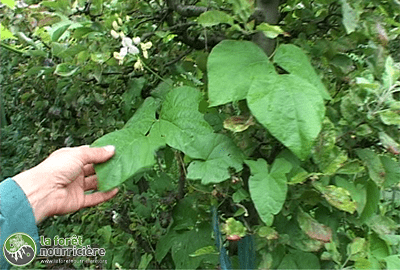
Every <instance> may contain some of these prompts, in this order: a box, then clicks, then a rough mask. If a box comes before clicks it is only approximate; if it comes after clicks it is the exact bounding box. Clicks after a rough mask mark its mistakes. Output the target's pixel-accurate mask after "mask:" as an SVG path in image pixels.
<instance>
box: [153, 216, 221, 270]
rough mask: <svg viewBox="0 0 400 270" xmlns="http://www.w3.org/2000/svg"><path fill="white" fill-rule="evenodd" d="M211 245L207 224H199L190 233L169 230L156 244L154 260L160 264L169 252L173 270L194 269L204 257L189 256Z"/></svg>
mask: <svg viewBox="0 0 400 270" xmlns="http://www.w3.org/2000/svg"><path fill="white" fill-rule="evenodd" d="M194 239H195V240H196V241H194ZM211 245H213V241H212V239H211V226H210V225H209V224H206V223H203V224H200V225H198V226H197V228H195V229H192V230H190V231H182V232H177V231H175V230H170V231H169V232H168V234H166V235H164V236H163V237H161V239H160V240H159V242H158V243H157V248H156V259H157V261H158V262H160V261H161V260H162V259H163V258H164V257H165V256H166V254H167V253H168V251H169V250H171V255H172V259H173V260H174V263H175V269H196V268H197V267H198V266H199V265H200V263H201V262H202V261H203V260H204V259H205V258H206V256H196V257H193V256H190V255H191V254H193V253H195V252H196V251H197V250H199V249H201V248H205V247H209V246H211ZM210 255H211V254H210ZM215 256H217V255H215ZM207 257H209V256H207Z"/></svg>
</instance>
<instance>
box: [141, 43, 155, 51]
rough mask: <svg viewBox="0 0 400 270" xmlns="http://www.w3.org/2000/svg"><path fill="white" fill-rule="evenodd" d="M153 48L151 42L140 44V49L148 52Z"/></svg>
mask: <svg viewBox="0 0 400 270" xmlns="http://www.w3.org/2000/svg"><path fill="white" fill-rule="evenodd" d="M151 46H153V43H151V41H149V42H146V43H140V47H141V48H142V50H148V49H150V48H151Z"/></svg>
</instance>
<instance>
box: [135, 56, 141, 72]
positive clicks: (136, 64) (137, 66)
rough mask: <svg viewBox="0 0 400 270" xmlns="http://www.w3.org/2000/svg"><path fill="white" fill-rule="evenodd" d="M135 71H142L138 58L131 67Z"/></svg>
mask: <svg viewBox="0 0 400 270" xmlns="http://www.w3.org/2000/svg"><path fill="white" fill-rule="evenodd" d="M133 67H134V69H135V70H140V71H143V64H142V61H141V60H140V58H139V59H138V60H137V61H136V63H135V64H134V65H133Z"/></svg>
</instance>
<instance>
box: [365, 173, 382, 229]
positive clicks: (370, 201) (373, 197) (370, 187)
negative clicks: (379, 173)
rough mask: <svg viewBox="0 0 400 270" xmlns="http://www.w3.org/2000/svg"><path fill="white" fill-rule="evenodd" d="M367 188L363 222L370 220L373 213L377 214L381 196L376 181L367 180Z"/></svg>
mask: <svg viewBox="0 0 400 270" xmlns="http://www.w3.org/2000/svg"><path fill="white" fill-rule="evenodd" d="M365 188H366V190H367V202H366V204H365V207H364V211H363V212H362V213H361V215H360V221H361V222H366V221H368V220H369V219H370V218H371V217H372V216H373V214H375V212H376V209H377V208H378V205H379V200H380V197H381V193H380V191H379V188H378V186H377V185H376V184H375V182H374V181H368V182H366V183H365Z"/></svg>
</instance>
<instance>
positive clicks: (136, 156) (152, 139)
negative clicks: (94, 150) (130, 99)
mask: <svg viewBox="0 0 400 270" xmlns="http://www.w3.org/2000/svg"><path fill="white" fill-rule="evenodd" d="M156 108H157V106H156V102H155V101H154V100H153V98H148V99H147V100H146V102H145V103H144V104H143V107H142V108H141V109H140V110H138V112H137V113H138V115H139V116H140V118H142V119H143V122H142V119H139V117H138V116H135V115H134V116H133V118H135V119H137V122H136V124H137V125H132V124H131V122H129V121H128V124H127V127H126V128H124V129H122V130H118V131H114V132H111V133H109V134H107V135H105V136H103V137H101V138H100V139H98V140H96V141H95V142H94V143H93V144H92V146H93V147H101V146H106V145H114V146H115V148H116V151H115V155H114V156H113V157H112V158H111V159H110V160H109V161H107V162H105V163H102V164H98V165H95V170H96V174H97V176H98V188H99V190H102V191H105V190H109V189H111V188H113V187H116V186H118V185H119V184H121V183H122V182H124V181H125V180H127V179H129V178H130V177H132V176H133V175H134V174H135V173H138V172H140V171H141V170H143V169H147V168H149V167H151V166H152V165H154V163H155V158H154V153H155V151H156V150H157V149H158V148H160V147H161V146H163V145H165V141H164V139H163V138H162V137H161V136H159V134H155V133H152V132H150V134H147V132H148V131H149V130H150V128H151V125H152V124H153V123H154V121H155V110H156ZM150 119H153V120H150Z"/></svg>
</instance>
